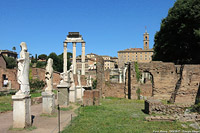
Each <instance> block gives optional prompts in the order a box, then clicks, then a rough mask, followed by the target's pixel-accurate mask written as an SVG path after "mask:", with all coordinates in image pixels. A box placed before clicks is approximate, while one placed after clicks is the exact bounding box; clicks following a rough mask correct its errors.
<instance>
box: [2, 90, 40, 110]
mask: <svg viewBox="0 0 200 133" xmlns="http://www.w3.org/2000/svg"><path fill="white" fill-rule="evenodd" d="M39 96H41V92H34V93H32V94H31V97H32V98H33V97H39ZM12 102H13V101H12V95H10V94H9V95H7V96H0V113H3V112H6V111H11V110H12V109H13V107H12Z"/></svg>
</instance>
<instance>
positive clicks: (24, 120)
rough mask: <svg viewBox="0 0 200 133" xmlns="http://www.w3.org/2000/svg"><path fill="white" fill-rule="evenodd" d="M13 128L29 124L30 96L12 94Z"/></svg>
mask: <svg viewBox="0 0 200 133" xmlns="http://www.w3.org/2000/svg"><path fill="white" fill-rule="evenodd" d="M12 100H13V128H25V127H28V126H31V109H30V108H31V96H30V95H24V94H19V95H13V96H12Z"/></svg>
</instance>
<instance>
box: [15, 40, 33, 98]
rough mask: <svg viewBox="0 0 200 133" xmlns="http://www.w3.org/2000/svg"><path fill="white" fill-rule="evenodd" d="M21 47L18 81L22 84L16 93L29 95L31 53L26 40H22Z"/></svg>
mask: <svg viewBox="0 0 200 133" xmlns="http://www.w3.org/2000/svg"><path fill="white" fill-rule="evenodd" d="M20 47H21V51H20V58H19V59H17V61H18V69H17V82H18V83H19V84H20V90H19V91H18V92H17V93H16V94H15V95H22V94H23V95H29V93H30V86H29V63H30V60H29V53H28V52H27V46H26V43H25V42H22V43H21V44H20Z"/></svg>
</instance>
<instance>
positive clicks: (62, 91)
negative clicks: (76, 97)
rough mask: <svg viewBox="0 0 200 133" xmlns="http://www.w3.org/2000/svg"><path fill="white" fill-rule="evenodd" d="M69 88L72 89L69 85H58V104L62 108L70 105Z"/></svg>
mask: <svg viewBox="0 0 200 133" xmlns="http://www.w3.org/2000/svg"><path fill="white" fill-rule="evenodd" d="M69 87H70V85H69V84H67V83H62V84H59V85H57V88H58V104H59V105H60V106H68V105H69Z"/></svg>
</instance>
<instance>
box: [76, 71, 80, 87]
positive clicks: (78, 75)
mask: <svg viewBox="0 0 200 133" xmlns="http://www.w3.org/2000/svg"><path fill="white" fill-rule="evenodd" d="M77 77H78V86H81V71H80V70H78V74H77Z"/></svg>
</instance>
